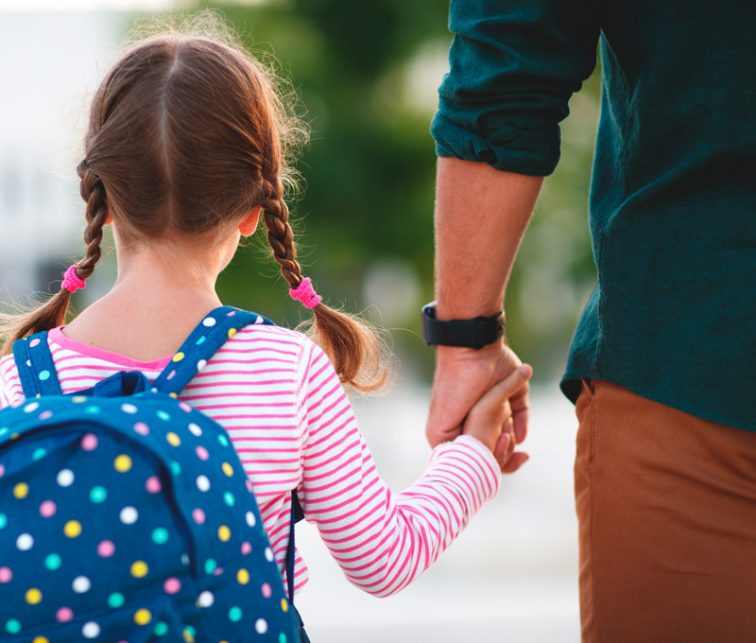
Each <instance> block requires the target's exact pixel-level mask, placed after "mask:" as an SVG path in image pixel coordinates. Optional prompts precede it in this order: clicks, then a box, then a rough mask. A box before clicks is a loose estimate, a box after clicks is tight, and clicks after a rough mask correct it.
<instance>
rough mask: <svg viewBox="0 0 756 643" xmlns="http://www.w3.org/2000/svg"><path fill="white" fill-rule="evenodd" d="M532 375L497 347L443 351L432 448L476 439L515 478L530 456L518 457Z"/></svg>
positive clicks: (434, 396)
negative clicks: (466, 438)
mask: <svg viewBox="0 0 756 643" xmlns="http://www.w3.org/2000/svg"><path fill="white" fill-rule="evenodd" d="M532 374H533V369H532V368H531V367H530V366H529V365H527V364H522V362H521V361H520V359H519V358H518V357H517V355H515V353H514V352H513V351H512V350H511V349H510V348H509V347H508V346H506V345H505V344H504V342H503V341H501V342H496V343H494V344H491V345H489V346H486V347H484V348H482V349H478V350H476V349H470V348H457V347H447V346H439V347H438V348H437V365H436V374H435V378H434V381H433V392H432V395H431V405H430V413H429V416H428V423H427V427H426V437H427V438H428V442H429V443H430V445H431V446H432V447H435V446H437V445H438V444H441V443H442V442H446V441H448V440H453V439H454V438H455V437H457V436H458V435H460V434H465V435H472V436H473V437H475V438H477V439H478V440H480V441H481V442H482V443H483V444H485V445H486V446H487V447H488V448H489V449H490V450H491V452H492V453H493V454H494V456H495V457H496V460H497V461H498V463H499V466H500V467H501V470H502V472H503V473H514V472H515V471H517V470H518V469H519V468H520V467H521V466H522V465H523V464H525V462H527V460H528V458H529V456H528V454H527V453H525V452H522V451H516V447H517V445H519V444H521V443H522V442H523V441H524V440H525V436H526V435H527V428H528V419H529V413H530V406H529V398H528V382H529V380H530V377H531V376H532Z"/></svg>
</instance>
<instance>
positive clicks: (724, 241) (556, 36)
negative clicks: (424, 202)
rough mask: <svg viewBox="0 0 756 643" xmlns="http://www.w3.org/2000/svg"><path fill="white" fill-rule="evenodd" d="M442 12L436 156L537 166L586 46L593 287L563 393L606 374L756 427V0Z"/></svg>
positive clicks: (555, 155) (578, 76) (577, 1)
mask: <svg viewBox="0 0 756 643" xmlns="http://www.w3.org/2000/svg"><path fill="white" fill-rule="evenodd" d="M449 24H450V30H451V31H452V33H453V34H454V39H453V42H452V46H451V51H450V54H449V60H450V72H449V73H448V74H447V75H446V77H445V78H444V80H443V83H442V85H441V87H440V89H439V107H438V112H437V114H436V116H435V117H434V119H433V124H432V127H431V132H432V134H433V137H434V138H435V140H436V151H437V153H438V155H440V156H455V157H458V158H462V159H467V160H472V161H483V162H486V163H489V164H490V165H492V166H493V167H496V168H498V169H501V170H507V171H510V172H518V173H521V174H529V175H533V176H545V175H548V174H550V173H551V172H552V171H553V170H554V168H555V166H556V164H557V162H558V160H559V122H560V121H561V120H562V119H563V118H564V117H565V116H567V113H568V107H567V103H568V100H569V98H570V96H571V94H572V93H573V92H575V91H577V90H578V89H579V88H580V86H581V83H582V81H583V80H585V78H587V77H588V75H589V74H590V73H591V71H592V70H593V68H594V66H595V58H596V47H597V43H598V44H599V45H600V49H601V55H602V62H603V70H604V78H603V97H602V105H601V118H600V123H599V130H598V138H597V141H596V154H595V161H594V169H593V180H592V185H591V198H590V230H591V239H592V244H593V254H594V258H595V261H596V266H597V268H598V283H597V285H596V288H595V290H594V292H593V295H592V296H591V298H590V301H589V302H588V305H587V307H586V308H585V310H584V311H583V314H582V317H581V319H580V322H579V325H578V327H577V330H576V331H575V336H574V339H573V342H572V346H571V348H570V354H569V357H568V362H567V368H566V372H565V374H564V378H563V380H562V383H561V386H562V390H563V391H564V393H565V394H566V395H567V396H568V397H569V398H570V399H571V400H573V401H575V399H576V398H577V395H578V393H579V391H580V378H596V379H603V380H608V381H611V382H615V383H617V384H619V385H621V386H624V387H626V388H627V389H629V390H631V391H633V392H635V393H637V394H639V395H641V396H643V397H646V398H648V399H651V400H655V401H658V402H661V403H663V404H666V405H668V406H672V407H674V408H677V409H680V410H682V411H686V412H688V413H692V414H694V415H697V416H699V417H702V418H705V419H709V420H713V421H715V422H720V423H724V424H727V425H730V426H733V427H738V428H742V429H747V430H751V431H756V332H755V328H756V3H755V2H752V1H751V0H718V2H712V1H711V0H685V1H683V0H636V1H634V2H622V1H620V0H606V1H604V2H599V1H598V0H560V1H558V2H557V1H555V0H452V3H451V10H450V20H449Z"/></svg>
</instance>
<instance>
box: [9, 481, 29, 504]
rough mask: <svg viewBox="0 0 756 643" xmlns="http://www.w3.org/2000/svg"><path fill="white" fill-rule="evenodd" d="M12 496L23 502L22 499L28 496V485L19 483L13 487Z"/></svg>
mask: <svg viewBox="0 0 756 643" xmlns="http://www.w3.org/2000/svg"><path fill="white" fill-rule="evenodd" d="M13 495H14V496H15V497H16V498H18V499H19V500H23V499H24V498H26V496H28V495H29V485H28V484H26V483H25V482H19V483H18V484H17V485H16V486H15V487H13Z"/></svg>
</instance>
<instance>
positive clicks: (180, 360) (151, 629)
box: [0, 306, 300, 643]
mask: <svg viewBox="0 0 756 643" xmlns="http://www.w3.org/2000/svg"><path fill="white" fill-rule="evenodd" d="M250 323H263V324H271V323H272V322H270V321H269V320H267V319H265V318H264V317H261V316H259V315H256V314H254V313H250V312H247V311H243V310H237V309H235V308H231V307H226V306H224V307H221V308H217V309H215V310H213V311H212V312H211V313H210V314H209V315H208V316H207V317H206V318H205V319H204V320H203V321H202V322H201V323H200V324H199V325H198V326H197V328H196V329H195V330H194V331H193V332H192V333H191V334H190V336H189V337H188V338H187V340H186V341H185V342H184V343H183V345H182V346H181V348H180V349H179V351H178V352H177V353H176V354H175V355H174V357H173V360H172V362H171V363H170V364H169V365H168V367H167V368H166V369H165V370H164V371H163V372H162V373H161V374H160V375H159V376H158V377H157V379H156V380H155V382H154V383H150V381H149V380H148V379H147V377H146V376H145V375H144V374H142V373H140V372H138V371H131V372H125V371H124V372H120V373H117V374H115V375H113V376H111V377H108V378H107V379H104V380H102V381H101V382H99V383H98V384H97V385H96V386H94V387H93V388H91V389H89V390H86V391H81V392H79V393H77V394H75V395H63V394H62V393H61V389H60V384H59V382H58V377H57V374H56V372H55V366H54V364H53V361H52V356H51V355H50V351H49V348H48V344H47V338H46V333H37V334H36V335H32V336H31V337H28V338H26V339H22V340H19V341H17V342H16V343H15V344H14V346H13V352H14V357H15V360H16V365H17V367H18V369H19V374H20V377H21V382H22V384H23V388H24V393H25V395H26V397H27V399H26V401H25V402H24V403H23V404H21V405H20V406H17V407H13V408H8V409H4V410H3V411H0V597H1V598H2V600H0V640H2V641H13V642H16V641H18V642H20V641H24V642H29V643H45V642H49V643H56V642H58V641H80V640H99V641H107V642H111V641H112V642H119V641H128V642H130V643H141V642H146V641H165V642H166V643H167V642H169V641H170V642H173V641H194V640H197V641H213V642H216V641H228V642H231V641H261V642H262V641H272V642H275V643H290V642H291V643H294V642H297V643H298V642H299V641H300V622H299V619H298V615H297V614H296V610H295V609H294V608H293V605H292V604H291V603H290V601H289V600H288V599H287V595H286V590H285V588H284V585H283V582H282V579H281V575H280V573H279V571H278V567H277V565H276V562H275V560H274V557H273V552H272V550H271V548H270V543H269V542H268V538H267V536H266V534H265V531H264V529H263V527H262V521H261V519H260V513H259V510H258V507H257V503H256V501H255V497H254V494H253V493H252V486H251V483H250V482H249V481H248V479H247V477H246V475H245V473H244V470H243V469H242V466H241V463H240V462H239V459H238V457H237V455H236V453H235V451H234V449H233V446H232V445H231V442H230V440H229V438H228V436H227V434H226V432H225V431H224V430H223V428H222V427H221V426H220V425H218V424H217V423H216V422H215V421H213V420H212V419H210V418H208V417H207V416H206V415H204V414H202V413H200V412H199V411H197V410H195V409H193V408H192V407H191V406H190V405H189V404H186V403H185V402H181V401H179V400H178V399H177V397H178V394H179V392H180V391H181V389H182V388H183V387H184V386H186V384H187V383H188V382H189V381H190V380H191V379H192V377H194V375H195V374H196V373H197V371H198V370H200V369H201V368H202V366H203V365H204V363H205V361H206V360H208V359H209V358H210V357H211V356H212V355H213V353H215V351H216V350H217V349H218V348H220V346H221V345H222V344H223V343H224V342H225V340H226V339H227V338H229V337H231V336H233V334H234V333H236V332H237V331H238V330H239V329H240V328H242V327H243V326H246V325H247V324H250ZM292 525H293V523H292ZM292 532H293V527H292ZM292 535H293V533H292ZM291 541H292V542H291V543H290V545H291V546H290V552H289V556H287V558H288V559H289V560H288V564H289V565H291V566H293V545H292V543H293V538H292V539H291ZM288 576H289V577H293V574H288ZM291 585H292V583H291V582H290V583H289V598H291V596H292V594H293V588H292V587H291Z"/></svg>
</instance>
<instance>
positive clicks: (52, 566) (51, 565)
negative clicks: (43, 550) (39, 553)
mask: <svg viewBox="0 0 756 643" xmlns="http://www.w3.org/2000/svg"><path fill="white" fill-rule="evenodd" d="M61 562H62V561H61V559H60V556H58V554H48V555H47V557H46V558H45V567H47V569H49V570H50V571H55V570H56V569H58V568H60V565H61Z"/></svg>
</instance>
